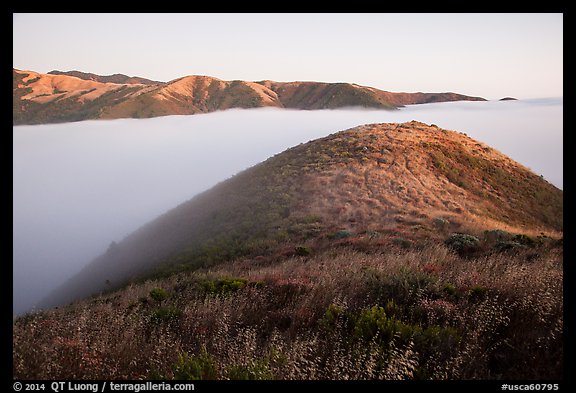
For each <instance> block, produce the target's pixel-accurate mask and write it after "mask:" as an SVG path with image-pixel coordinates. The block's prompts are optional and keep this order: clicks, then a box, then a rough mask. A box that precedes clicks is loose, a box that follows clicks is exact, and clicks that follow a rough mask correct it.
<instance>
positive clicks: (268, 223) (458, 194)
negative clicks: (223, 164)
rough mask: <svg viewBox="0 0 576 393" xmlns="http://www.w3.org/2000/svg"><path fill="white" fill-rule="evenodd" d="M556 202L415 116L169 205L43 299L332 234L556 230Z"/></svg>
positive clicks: (505, 164) (482, 148) (306, 149)
mask: <svg viewBox="0 0 576 393" xmlns="http://www.w3.org/2000/svg"><path fill="white" fill-rule="evenodd" d="M562 209H563V200H562V191H561V190H559V189H557V188H556V187H554V186H553V185H551V184H549V183H547V182H546V181H545V180H543V179H542V178H541V177H540V176H537V175H535V174H534V173H532V172H531V171H530V170H528V169H527V168H525V167H523V166H522V165H520V164H518V163H516V162H514V161H513V160H511V159H510V158H508V157H506V156H505V155H503V154H501V153H499V152H498V151H496V150H494V149H492V148H490V147H488V146H486V145H484V144H482V143H480V142H477V141H475V140H473V139H471V138H469V137H467V136H466V135H464V134H461V133H458V132H455V131H449V130H444V129H440V128H438V127H436V126H434V125H426V124H423V123H419V122H415V121H412V122H409V123H400V124H398V123H390V124H387V123H384V124H370V125H364V126H359V127H356V128H353V129H350V130H346V131H341V132H337V133H335V134H332V135H330V136H328V137H325V138H321V139H318V140H315V141H311V142H309V143H306V144H301V145H299V146H296V147H294V148H291V149H289V150H287V151H285V152H283V153H281V154H278V155H276V156H274V157H272V158H270V159H268V160H266V161H265V162H263V163H261V164H259V165H256V166H254V167H252V168H250V169H248V170H246V171H244V172H242V173H240V174H238V175H236V176H234V177H232V178H230V179H228V180H227V181H225V182H222V183H220V184H218V185H217V186H215V187H214V188H213V189H211V190H208V191H206V192H204V193H202V194H199V195H197V196H196V197H194V198H192V199H191V200H189V201H188V202H185V203H183V204H181V205H180V206H178V207H176V208H174V209H173V210H171V211H168V212H167V213H165V214H164V215H162V216H161V217H158V218H157V219H156V220H154V221H152V222H150V223H148V224H147V225H145V226H144V227H142V228H141V229H139V230H138V231H136V232H135V233H133V234H131V235H130V236H128V237H126V238H125V239H124V240H122V241H121V242H118V244H114V245H113V246H111V248H110V249H109V250H108V252H106V253H105V254H103V255H102V256H100V257H99V258H97V259H96V260H94V261H93V262H92V263H91V264H90V265H89V266H88V267H86V268H85V269H84V270H83V271H82V272H80V273H79V274H78V275H77V276H76V277H74V278H73V279H71V280H70V281H69V282H68V283H67V284H66V285H65V286H63V287H61V288H60V289H59V290H58V291H57V292H55V293H53V294H52V295H51V296H50V297H49V299H47V300H46V302H44V304H43V306H53V305H58V304H63V303H66V302H70V301H72V300H74V299H77V298H79V297H84V296H87V295H90V294H92V293H96V292H98V291H100V290H103V289H105V288H106V287H107V286H117V285H121V284H123V283H125V282H126V281H127V280H129V279H135V278H137V277H139V276H141V275H142V274H144V273H146V272H150V271H154V270H158V269H164V270H166V271H170V270H171V269H175V270H182V269H194V268H198V267H202V266H204V267H205V266H211V265H214V264H216V263H219V262H222V261H226V260H232V259H234V258H237V257H240V256H245V255H261V254H262V255H265V254H267V253H273V252H274V250H277V249H278V248H279V247H282V246H286V245H287V244H289V245H291V247H294V246H297V245H299V244H306V243H307V242H311V243H314V242H319V243H318V244H321V243H322V242H323V241H324V240H326V239H328V238H330V236H332V235H334V234H335V233H338V232H341V233H348V234H356V235H361V234H363V235H366V234H370V233H373V234H379V236H380V240H381V241H384V240H383V239H388V241H392V240H391V239H393V238H400V237H401V238H405V239H406V240H407V241H408V242H417V241H420V240H423V239H436V240H438V239H439V238H441V237H442V236H445V234H446V231H449V230H451V231H468V232H472V233H481V232H482V231H483V230H492V229H501V230H506V231H509V232H515V233H526V234H532V235H539V234H540V233H547V234H555V235H556V236H557V235H558V234H559V233H561V232H562V228H563V222H562ZM438 226H441V227H442V228H443V230H442V231H438V230H437V229H438ZM317 246H318V245H317ZM105 283H107V284H106V285H105Z"/></svg>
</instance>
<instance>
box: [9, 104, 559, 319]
mask: <svg viewBox="0 0 576 393" xmlns="http://www.w3.org/2000/svg"><path fill="white" fill-rule="evenodd" d="M410 120H418V121H422V122H424V123H429V124H430V123H433V124H436V125H438V126H439V127H442V128H447V129H453V130H456V131H461V132H465V133H467V134H468V135H469V136H471V137H473V138H475V139H478V140H480V141H482V142H484V143H487V144H488V145H490V146H492V147H494V148H496V149H498V150H500V151H501V152H503V153H505V154H507V155H509V156H510V157H512V158H513V159H515V160H516V161H519V162H520V163H522V164H524V165H525V166H527V167H529V168H530V169H532V170H533V171H534V172H535V173H537V174H542V175H544V177H545V178H546V179H547V180H548V181H550V182H551V183H553V184H555V185H556V186H558V187H560V188H561V187H562V127H563V124H562V100H561V99H557V100H539V101H506V102H458V103H444V104H427V105H416V106H410V107H407V108H404V109H402V110H400V111H377V110H360V109H346V110H327V111H293V110H278V109H256V110H229V111H224V112H216V113H211V114H205V115H195V116H170V117H161V118H154V119H146V120H134V119H128V120H113V121H85V122H79V123H69V124H52V125H42V126H18V127H14V131H13V141H14V142H13V164H14V165H13V196H14V204H13V249H14V259H13V264H14V277H13V282H14V312H15V313H21V312H24V311H27V310H29V309H30V308H32V307H33V306H34V304H36V302H38V301H39V300H40V299H41V298H42V297H44V296H46V295H47V293H48V292H49V291H50V290H52V289H53V288H55V287H56V286H58V285H60V284H62V283H63V282H64V281H65V280H66V279H67V278H69V277H70V276H72V275H73V274H74V273H76V272H77V271H79V270H80V269H81V268H82V267H83V266H84V265H86V264H87V263H88V262H89V261H90V260H92V259H93V258H94V257H96V256H97V255H99V254H100V253H102V252H104V251H105V250H106V248H107V247H108V245H109V244H110V243H111V242H112V241H120V240H122V238H123V237H124V236H126V235H128V234H129V233H130V232H132V231H133V230H135V229H137V228H138V227H140V226H141V225H143V224H144V223H146V222H147V221H150V220H152V219H153V218H155V217H156V216H158V215H159V214H161V213H163V212H165V211H166V210H168V209H170V208H172V207H175V206H176V205H178V204H179V203H182V202H184V201H185V200H188V199H190V198H191V197H192V196H194V195H195V194H197V193H198V192H201V191H203V190H206V189H208V188H210V187H211V186H213V185H214V184H216V183H218V182H220V181H223V180H225V179H227V178H229V177H230V176H232V175H234V174H235V173H237V172H239V171H241V170H243V169H246V168H248V167H250V166H252V165H254V164H256V163H258V162H261V161H263V160H265V159H266V158H268V157H270V156H272V155H274V154H277V153H280V152H281V151H283V150H285V149H287V148H289V147H291V146H294V145H297V144H299V143H303V142H307V141H309V140H312V139H316V138H319V137H322V136H326V135H328V134H330V133H333V132H336V131H340V130H343V129H347V128H350V127H354V126H357V125H360V124H365V123H374V122H404V121H410Z"/></svg>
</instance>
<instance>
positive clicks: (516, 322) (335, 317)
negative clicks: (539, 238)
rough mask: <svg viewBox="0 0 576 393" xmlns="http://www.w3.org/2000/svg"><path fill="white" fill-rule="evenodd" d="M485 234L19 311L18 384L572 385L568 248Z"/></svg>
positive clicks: (239, 266)
mask: <svg viewBox="0 0 576 393" xmlns="http://www.w3.org/2000/svg"><path fill="white" fill-rule="evenodd" d="M498 233H499V234H500V235H503V232H498ZM493 234H494V233H493V232H490V233H489V235H490V236H491V235H493ZM490 236H487V238H486V240H482V247H483V248H484V251H483V253H482V255H481V256H471V255H468V256H460V255H459V254H457V253H456V252H455V251H454V249H452V248H450V247H449V246H448V245H446V244H444V243H437V244H432V243H431V244H427V245H420V246H406V244H404V243H398V244H396V245H391V246H382V245H380V246H379V247H376V246H373V248H371V249H368V248H365V249H363V250H359V249H358V247H357V244H354V243H349V244H344V243H342V242H341V240H342V239H334V240H333V244H332V246H331V247H330V248H327V249H325V250H323V251H313V252H312V253H311V254H310V255H301V256H298V255H294V256H286V255H284V256H282V255H277V256H276V257H274V258H272V257H255V258H239V259H235V260H234V261H233V262H231V263H228V264H222V265H219V266H217V267H213V268H211V269H200V270H197V271H194V272H188V273H179V274H175V275H171V276H169V277H166V278H160V279H150V280H147V281H145V282H142V283H140V284H131V285H129V286H127V287H125V288H124V289H122V290H120V291H116V292H110V293H106V294H103V295H99V296H94V297H92V298H90V299H86V300H83V301H80V302H77V303H74V304H72V305H70V306H66V307H62V308H57V309H52V310H48V311H43V312H39V313H36V314H31V315H27V316H23V317H20V318H17V319H16V320H15V322H14V325H13V329H14V335H13V344H14V349H13V373H14V378H16V379H105V380H110V379H179V380H182V379H188V380H197V379H233V380H238V379H239V380H259V379H370V380H373V379H392V380H406V379H410V380H412V379H415V380H421V379H435V380H444V379H451V380H453V379H506V380H512V379H520V380H536V381H539V382H544V381H546V380H551V379H562V377H563V339H562V336H563V334H562V332H563V302H562V282H563V268H562V248H561V246H560V245H559V244H558V243H555V242H548V243H542V244H540V245H539V246H536V245H532V246H527V247H526V248H522V249H520V248H516V249H512V248H511V249H504V248H498V247H496V244H497V243H495V242H494V241H493V240H492V243H491V241H489V240H488V239H489V238H490ZM348 240H349V239H348Z"/></svg>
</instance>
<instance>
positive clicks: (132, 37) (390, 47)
mask: <svg viewBox="0 0 576 393" xmlns="http://www.w3.org/2000/svg"><path fill="white" fill-rule="evenodd" d="M13 66H14V67H15V68H17V69H23V70H32V71H36V72H40V73H46V72H49V71H51V70H60V71H70V70H79V71H84V72H92V73H96V74H100V75H110V74H115V73H121V74H126V75H129V76H141V77H145V78H149V79H154V80H159V81H165V82H167V81H170V80H173V79H176V78H179V77H182V76H186V75H208V76H213V77H216V78H220V79H223V80H235V79H240V80H248V81H259V80H264V79H270V80H274V81H303V80H310V81H319V82H350V83H357V84H360V85H365V86H372V87H376V88H379V89H382V90H388V91H394V92H417V91H423V92H446V91H452V92H457V93H462V94H467V95H473V96H481V97H484V98H487V99H490V100H493V99H500V98H502V97H505V96H512V97H516V98H520V99H526V98H540V97H559V96H562V95H563V15H562V14H561V13H556V14H554V13H551V14H525V13H521V14H474V13H470V14H397V13H393V14H383V13H376V14H360V13H358V14H357V13H350V14H349V13H336V14H332V13H330V14H322V13H314V14H282V13H278V14H168V13H161V14H68V13H66V14H47V13H45V14H13Z"/></svg>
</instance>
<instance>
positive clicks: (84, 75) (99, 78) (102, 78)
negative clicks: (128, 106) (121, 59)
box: [48, 70, 165, 85]
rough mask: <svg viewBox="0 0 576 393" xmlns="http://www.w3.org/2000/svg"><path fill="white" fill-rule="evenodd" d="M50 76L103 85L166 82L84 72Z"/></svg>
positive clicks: (55, 71)
mask: <svg viewBox="0 0 576 393" xmlns="http://www.w3.org/2000/svg"><path fill="white" fill-rule="evenodd" d="M48 74H50V75H67V76H74V77H76V78H80V79H84V80H90V81H96V82H102V83H119V84H141V85H162V84H164V83H165V82H158V81H153V80H150V79H146V78H140V77H138V76H128V75H124V74H113V75H97V74H93V73H91V72H82V71H57V70H54V71H50V72H48Z"/></svg>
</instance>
